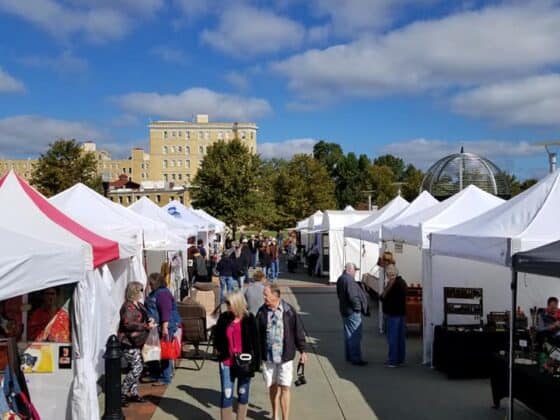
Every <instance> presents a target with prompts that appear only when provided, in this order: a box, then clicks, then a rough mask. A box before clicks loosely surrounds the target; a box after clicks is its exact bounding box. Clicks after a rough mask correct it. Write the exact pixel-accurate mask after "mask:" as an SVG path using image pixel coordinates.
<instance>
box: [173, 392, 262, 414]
mask: <svg viewBox="0 0 560 420" xmlns="http://www.w3.org/2000/svg"><path fill="white" fill-rule="evenodd" d="M177 388H178V389H179V390H180V391H183V392H185V393H186V394H188V395H189V396H190V397H192V398H194V399H195V400H196V401H198V403H199V404H200V405H202V406H204V407H206V408H212V407H218V408H219V407H220V398H221V394H220V392H219V391H216V390H214V389H209V388H200V387H193V386H189V385H179V386H178V387H177ZM197 410H199V411H200V412H202V411H201V410H200V409H197ZM203 413H204V412H203ZM204 415H205V416H207V417H200V418H201V419H207V418H212V417H211V416H209V415H208V414H206V413H204ZM247 417H248V418H250V419H256V420H261V419H262V420H265V419H268V418H270V414H269V412H268V410H265V409H264V408H263V407H259V406H257V405H255V404H251V403H249V409H248V410H247ZM189 418H191V417H190V412H189ZM194 418H198V417H194Z"/></svg>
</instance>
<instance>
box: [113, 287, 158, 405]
mask: <svg viewBox="0 0 560 420" xmlns="http://www.w3.org/2000/svg"><path fill="white" fill-rule="evenodd" d="M143 297H144V286H143V285H142V283H140V282H137V281H133V282H130V283H129V284H128V285H127V286H126V292H125V302H124V303H123V305H122V306H121V310H120V316H121V320H120V323H119V339H120V342H121V347H122V350H123V354H124V358H125V359H126V361H127V362H128V364H129V366H130V371H129V372H128V374H127V375H126V377H125V378H124V380H123V383H122V392H123V394H122V395H123V397H122V403H123V405H127V404H128V402H146V400H145V399H144V398H142V397H140V396H139V395H138V380H139V379H140V375H141V374H142V367H143V366H142V354H141V350H142V346H143V345H144V342H145V341H146V338H147V337H148V332H149V331H150V329H151V328H153V327H155V323H154V321H153V319H151V318H148V314H147V312H146V308H145V307H144V305H143V304H142V303H141V302H140V300H141V299H142V298H143Z"/></svg>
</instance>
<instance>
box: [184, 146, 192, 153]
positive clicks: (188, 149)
mask: <svg viewBox="0 0 560 420" xmlns="http://www.w3.org/2000/svg"><path fill="white" fill-rule="evenodd" d="M185 154H186V155H190V154H191V147H190V146H185Z"/></svg>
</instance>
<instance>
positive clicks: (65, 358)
mask: <svg viewBox="0 0 560 420" xmlns="http://www.w3.org/2000/svg"><path fill="white" fill-rule="evenodd" d="M58 368H59V369H72V346H60V347H59V348H58Z"/></svg>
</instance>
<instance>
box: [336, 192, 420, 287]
mask: <svg viewBox="0 0 560 420" xmlns="http://www.w3.org/2000/svg"><path fill="white" fill-rule="evenodd" d="M408 205H409V203H408V201H406V200H405V199H404V198H402V197H401V196H397V197H395V198H394V199H392V200H391V201H389V202H388V203H387V204H386V205H385V206H383V207H382V208H381V209H380V210H379V211H378V212H376V213H374V214H372V215H370V216H368V217H366V218H365V219H363V220H360V221H359V222H357V223H354V224H352V225H350V226H346V227H344V243H345V245H346V246H345V247H344V251H345V261H350V262H355V263H357V264H358V267H359V268H360V275H361V276H363V275H364V274H366V273H367V274H371V275H373V276H375V277H378V276H379V274H378V266H377V259H378V257H379V244H377V243H373V242H369V241H365V240H364V238H363V237H362V236H363V233H364V231H365V229H367V228H368V227H369V226H371V225H375V224H378V223H380V222H381V221H383V220H387V218H389V217H391V216H393V215H395V214H398V213H399V212H401V211H402V210H404V209H405V208H406V207H408ZM378 226H380V225H378ZM355 250H358V254H353V253H352V251H355Z"/></svg>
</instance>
